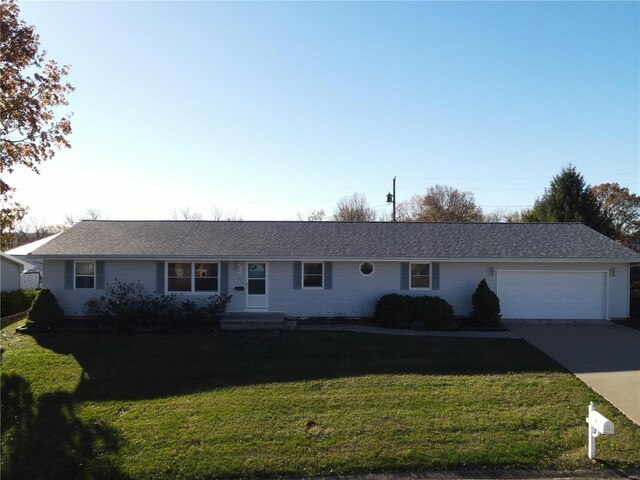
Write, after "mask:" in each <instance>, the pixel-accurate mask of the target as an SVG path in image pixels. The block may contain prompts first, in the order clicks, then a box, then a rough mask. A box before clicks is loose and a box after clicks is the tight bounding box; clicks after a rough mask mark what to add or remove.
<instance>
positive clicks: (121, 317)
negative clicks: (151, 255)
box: [84, 278, 231, 330]
mask: <svg viewBox="0 0 640 480" xmlns="http://www.w3.org/2000/svg"><path fill="white" fill-rule="evenodd" d="M230 300H231V295H212V296H211V297H210V298H209V299H208V301H207V302H205V303H196V302H194V301H192V300H188V299H187V300H184V301H183V302H180V301H179V299H178V296H177V295H175V294H171V295H156V294H154V293H151V292H150V291H148V290H147V289H146V288H145V286H144V285H143V284H142V283H141V282H131V283H125V282H121V281H120V280H118V279H117V278H116V279H115V281H114V282H113V283H112V284H109V285H107V288H106V289H105V294H104V295H102V296H100V297H97V298H92V299H90V300H88V301H87V302H86V303H85V305H84V313H85V314H86V315H87V316H89V317H93V318H96V319H98V320H99V321H108V322H113V323H114V325H115V326H116V327H118V328H120V329H124V330H127V329H131V328H150V327H158V326H183V325H185V322H186V323H188V322H191V323H192V324H203V325H207V324H208V325H211V324H215V323H216V322H217V321H218V320H219V319H220V316H221V315H222V314H223V313H224V311H225V309H226V307H227V305H228V304H229V301H230Z"/></svg>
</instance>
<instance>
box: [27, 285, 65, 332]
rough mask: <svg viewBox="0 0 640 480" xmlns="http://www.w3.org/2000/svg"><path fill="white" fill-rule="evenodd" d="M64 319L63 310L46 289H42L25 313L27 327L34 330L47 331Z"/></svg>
mask: <svg viewBox="0 0 640 480" xmlns="http://www.w3.org/2000/svg"><path fill="white" fill-rule="evenodd" d="M63 319H64V310H62V308H60V305H58V300H57V299H56V297H55V295H54V294H53V293H51V290H49V289H48V288H45V289H42V290H40V291H39V292H38V295H37V296H36V298H35V299H34V300H33V303H32V304H31V308H30V309H29V310H28V312H27V325H28V326H29V328H30V329H34V330H47V329H49V328H51V327H53V326H55V325H56V324H58V323H60V322H62V320H63Z"/></svg>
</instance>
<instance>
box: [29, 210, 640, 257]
mask: <svg viewBox="0 0 640 480" xmlns="http://www.w3.org/2000/svg"><path fill="white" fill-rule="evenodd" d="M33 255H34V256H44V257H78V256H92V257H105V258H107V257H114V256H115V257H120V256H122V257H130V258H133V257H136V258H142V257H155V258H158V257H160V258H162V257H171V258H176V257H192V258H197V257H216V258H261V259H277V258H287V259H292V258H316V259H323V258H332V259H341V258H344V259H348V258H363V259H364V258H382V259H399V258H432V259H553V260H622V261H631V262H638V261H640V255H639V254H637V253H635V252H633V251H632V250H630V249H628V248H626V247H623V246H621V245H620V244H618V243H617V242H615V241H613V240H611V239H609V238H607V237H605V236H603V235H601V234H599V233H597V232H596V231H594V230H592V229H590V228H588V227H586V226H584V225H582V224H579V223H404V222H399V223H388V222H366V223H349V222H275V221H274V222H204V221H198V222H193V221H100V220H98V221H83V222H81V223H79V224H77V225H75V226H74V227H72V228H70V229H69V230H67V231H66V232H64V233H62V234H61V235H60V236H58V237H57V238H54V239H53V240H51V241H50V242H48V243H46V244H45V245H43V246H41V247H40V248H38V249H36V250H35V251H34V252H33Z"/></svg>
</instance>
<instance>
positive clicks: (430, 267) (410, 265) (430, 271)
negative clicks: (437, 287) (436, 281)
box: [409, 262, 433, 291]
mask: <svg viewBox="0 0 640 480" xmlns="http://www.w3.org/2000/svg"><path fill="white" fill-rule="evenodd" d="M432 263H433V262H409V290H423V291H424V290H431V285H432V281H431V277H432V276H433V266H432ZM413 265H429V286H428V287H414V286H413V285H412V284H411V277H412V275H411V267H412V266H413Z"/></svg>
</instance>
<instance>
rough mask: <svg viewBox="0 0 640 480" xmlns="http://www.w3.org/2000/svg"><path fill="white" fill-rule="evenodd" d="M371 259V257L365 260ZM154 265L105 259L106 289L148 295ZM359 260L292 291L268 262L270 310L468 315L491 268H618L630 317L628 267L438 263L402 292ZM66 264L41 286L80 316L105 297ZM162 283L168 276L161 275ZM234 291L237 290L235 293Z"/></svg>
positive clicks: (287, 267) (239, 271) (234, 266)
mask: <svg viewBox="0 0 640 480" xmlns="http://www.w3.org/2000/svg"><path fill="white" fill-rule="evenodd" d="M368 260H370V259H368ZM156 263H157V262H156V261H155V260H153V261H151V260H149V261H146V260H107V261H105V285H107V286H108V285H109V284H110V283H113V281H114V279H115V278H117V279H118V280H120V281H122V282H125V283H129V282H133V281H140V282H142V284H143V285H144V286H145V287H146V288H147V290H149V291H150V292H155V291H156V276H157V275H156ZM360 263H362V261H353V262H352V261H349V262H339V261H335V260H334V261H333V272H332V280H333V282H332V283H333V288H332V289H330V290H327V289H318V288H315V289H298V290H295V289H294V288H293V266H292V264H293V262H291V261H270V262H269V270H268V272H267V276H268V282H269V291H268V297H269V298H268V305H269V310H270V311H274V312H285V313H286V314H287V315H290V316H301V317H308V316H345V317H358V316H369V315H373V310H374V307H375V303H376V301H377V300H378V299H379V298H380V297H381V296H383V295H386V294H388V293H398V294H401V295H437V296H439V297H441V298H443V299H445V300H446V301H447V302H449V303H450V304H451V305H452V306H453V308H454V310H455V313H456V314H457V315H468V314H469V313H471V295H472V294H473V291H474V290H475V288H476V287H477V286H478V283H479V282H480V280H482V279H483V278H484V279H486V281H487V283H488V284H489V288H491V289H492V290H493V291H494V292H497V276H496V277H490V275H489V271H490V268H491V267H493V268H494V269H495V270H496V271H499V270H540V269H543V270H565V271H566V270H576V271H589V270H591V271H593V270H609V271H610V269H611V268H616V277H615V278H609V279H608V309H609V318H626V317H628V315H629V310H628V305H629V299H628V290H629V268H628V264H626V263H616V264H597V263H589V264H571V263H553V264H552V263H527V264H525V263H512V262H509V263H496V262H468V263H462V262H456V263H448V262H440V288H439V290H427V291H425V290H402V289H401V285H400V271H401V266H400V262H385V261H379V260H376V261H375V273H374V274H373V275H369V276H364V275H362V274H361V273H360V268H359V267H360ZM64 274H65V270H64V260H46V261H45V263H44V275H43V277H44V286H45V288H49V289H51V291H52V292H53V293H54V294H55V296H56V298H57V299H58V302H59V303H60V306H61V307H62V308H63V309H64V311H65V314H67V315H82V307H83V305H84V303H85V302H86V301H87V300H88V299H90V298H94V297H97V296H100V295H102V294H104V291H102V290H100V291H97V290H66V289H65V288H64V276H65V275H64ZM165 280H166V277H165ZM245 283H246V263H245V262H241V261H231V262H229V283H228V285H229V293H230V294H232V295H233V297H232V299H231V303H230V305H229V308H228V311H231V312H238V311H245V309H246V299H245V296H246V290H245V288H246V287H245ZM236 288H238V290H236ZM185 297H187V298H189V299H192V300H195V301H199V300H200V299H202V300H206V299H207V298H209V297H210V294H202V295H198V294H196V293H190V294H188V295H185Z"/></svg>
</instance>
